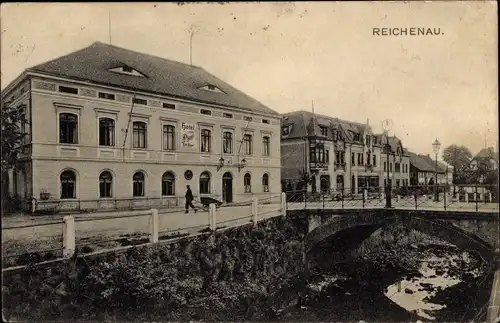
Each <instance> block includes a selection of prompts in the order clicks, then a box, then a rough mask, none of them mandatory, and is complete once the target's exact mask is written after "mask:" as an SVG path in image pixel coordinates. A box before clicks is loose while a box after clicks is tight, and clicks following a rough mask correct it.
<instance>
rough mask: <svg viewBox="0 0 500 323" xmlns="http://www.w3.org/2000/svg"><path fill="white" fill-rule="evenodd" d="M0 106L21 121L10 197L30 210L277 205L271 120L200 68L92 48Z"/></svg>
mask: <svg viewBox="0 0 500 323" xmlns="http://www.w3.org/2000/svg"><path fill="white" fill-rule="evenodd" d="M2 101H4V102H9V104H10V105H14V106H16V107H18V108H19V109H21V111H22V113H23V114H25V115H26V118H27V120H28V123H27V124H26V125H24V126H23V130H24V132H25V133H26V135H25V140H24V141H23V147H24V153H23V155H22V156H20V157H21V159H20V161H21V163H20V167H18V168H17V169H15V170H12V171H11V173H10V176H9V177H10V178H9V182H10V183H11V185H10V190H11V194H12V195H16V196H20V197H21V198H26V199H36V200H37V202H38V204H40V205H41V204H43V203H49V202H51V201H52V202H53V201H57V202H64V203H65V205H66V207H67V208H72V207H76V205H79V207H82V206H81V205H82V203H85V202H86V201H92V202H93V204H92V205H94V207H95V208H115V207H117V205H119V202H120V200H131V201H132V205H134V206H141V205H148V206H178V205H180V204H182V203H183V199H184V194H185V190H186V185H190V187H191V189H192V190H193V193H194V195H195V197H196V198H199V197H201V196H211V197H214V198H216V199H218V200H221V201H225V202H236V201H246V200H250V199H251V198H252V197H253V196H255V195H257V196H265V197H269V196H274V195H279V194H280V188H281V187H280V183H281V181H280V175H281V173H280V137H279V134H280V129H281V128H280V119H281V116H280V115H279V114H278V113H277V112H275V111H273V110H271V109H269V108H268V107H266V106H264V105H262V104H261V103H259V102H258V101H257V100H255V99H253V98H251V97H249V96H247V95H245V94H244V93H242V92H241V91H239V90H237V89H235V88H234V87H232V86H230V85H229V84H227V83H225V82H223V81H221V80H220V79H218V78H217V77H215V76H213V75H212V74H210V73H208V72H207V71H205V70H204V69H202V68H200V67H196V66H191V65H187V64H183V63H179V62H175V61H170V60H167V59H163V58H159V57H155V56H151V55H147V54H142V53H138V52H134V51H131V50H127V49H124V48H119V47H115V46H111V45H107V44H103V43H99V42H97V43H94V44H92V45H90V46H89V47H86V48H84V49H82V50H79V51H76V52H73V53H71V54H69V55H66V56H62V57H59V58H56V59H54V60H52V61H49V62H46V63H43V64H40V65H37V66H35V67H32V68H29V69H27V70H26V71H24V73H22V74H21V75H20V76H19V77H18V78H17V79H16V80H14V81H13V82H12V83H11V84H10V85H8V86H7V87H6V88H5V90H4V91H3V92H2ZM89 205H90V204H89Z"/></svg>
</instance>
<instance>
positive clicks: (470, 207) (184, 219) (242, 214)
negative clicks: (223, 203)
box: [2, 199, 498, 253]
mask: <svg viewBox="0 0 500 323" xmlns="http://www.w3.org/2000/svg"><path fill="white" fill-rule="evenodd" d="M392 206H393V207H394V208H396V209H411V210H414V209H415V201H414V200H413V199H400V200H399V201H396V200H393V201H392ZM342 207H343V208H344V209H362V208H384V207H385V200H379V199H373V200H368V201H366V202H365V203H364V205H363V202H362V201H361V200H345V201H344V202H343V204H342V202H341V201H324V202H323V201H319V202H307V203H306V204H305V203H304V202H300V203H299V202H289V203H287V208H288V209H289V210H300V209H304V208H307V209H323V208H325V209H341V208H342ZM279 208H280V205H279V204H277V203H274V204H264V205H259V212H258V213H259V218H260V219H262V218H269V217H273V216H277V215H279ZM417 209H418V210H434V211H436V210H443V211H444V208H443V202H434V201H429V200H420V201H418V203H417ZM478 210H479V211H482V212H498V204H496V203H487V204H484V203H483V204H478ZM447 211H461V212H475V211H476V205H475V203H463V202H462V203H456V202H455V203H453V204H451V205H448V206H447ZM127 213H128V214H130V212H126V211H121V212H102V213H91V214H77V215H75V216H74V217H75V233H76V240H77V244H78V243H79V242H80V243H81V242H82V239H83V240H85V242H86V243H88V242H93V241H94V242H96V241H102V240H109V239H113V238H115V239H116V238H118V237H120V236H123V235H127V234H142V235H144V236H145V237H146V236H147V235H148V230H149V217H148V215H147V211H133V213H134V214H140V213H142V215H137V216H130V215H127ZM208 214H209V213H208V212H207V211H198V213H193V212H192V211H190V213H189V214H184V211H182V210H174V211H172V210H168V211H167V210H160V214H159V220H160V221H159V232H160V233H159V236H160V237H161V236H164V235H172V234H173V233H177V232H180V233H189V234H193V233H197V232H199V231H200V230H203V229H206V228H208V226H209V217H208ZM124 215H125V216H126V217H123V216H124ZM216 221H217V226H218V227H222V226H225V227H229V226H236V225H242V224H245V223H249V222H250V221H251V207H250V206H249V205H247V206H232V207H221V208H219V209H217V211H216ZM54 222H56V223H55V224H50V225H47V224H48V223H54ZM26 225H33V226H32V227H26V228H17V229H5V228H8V227H17V226H26ZM35 225H39V226H35ZM61 237H62V216H61V215H58V216H38V217H36V216H21V217H5V218H2V242H3V243H4V246H6V249H7V250H6V251H7V253H10V252H9V250H8V249H10V248H14V247H15V248H17V249H19V248H20V247H22V246H28V249H30V250H32V249H34V250H40V248H42V249H46V248H49V247H47V246H49V245H50V248H54V246H56V247H59V246H61V242H60V241H61V240H60V239H61ZM41 246H42V247H41Z"/></svg>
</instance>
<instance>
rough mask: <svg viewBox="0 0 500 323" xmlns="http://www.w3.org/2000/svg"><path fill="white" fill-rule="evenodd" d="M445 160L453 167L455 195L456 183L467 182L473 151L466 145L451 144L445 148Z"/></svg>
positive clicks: (454, 192)
mask: <svg viewBox="0 0 500 323" xmlns="http://www.w3.org/2000/svg"><path fill="white" fill-rule="evenodd" d="M443 160H444V161H445V162H447V163H448V164H449V165H451V166H452V167H453V184H454V186H453V195H455V194H456V191H455V185H456V184H464V183H465V182H466V175H467V169H468V168H469V165H470V162H471V160H472V153H471V152H470V150H469V148H467V147H465V146H459V145H450V146H448V147H446V148H445V149H444V150H443Z"/></svg>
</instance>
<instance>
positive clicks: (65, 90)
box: [59, 85, 78, 94]
mask: <svg viewBox="0 0 500 323" xmlns="http://www.w3.org/2000/svg"><path fill="white" fill-rule="evenodd" d="M59 92H62V93H70V94H78V89H77V88H76V87H69V86H62V85H59Z"/></svg>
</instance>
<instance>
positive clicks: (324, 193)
mask: <svg viewBox="0 0 500 323" xmlns="http://www.w3.org/2000/svg"><path fill="white" fill-rule="evenodd" d="M321 195H323V210H324V209H325V195H326V192H323V194H321Z"/></svg>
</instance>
